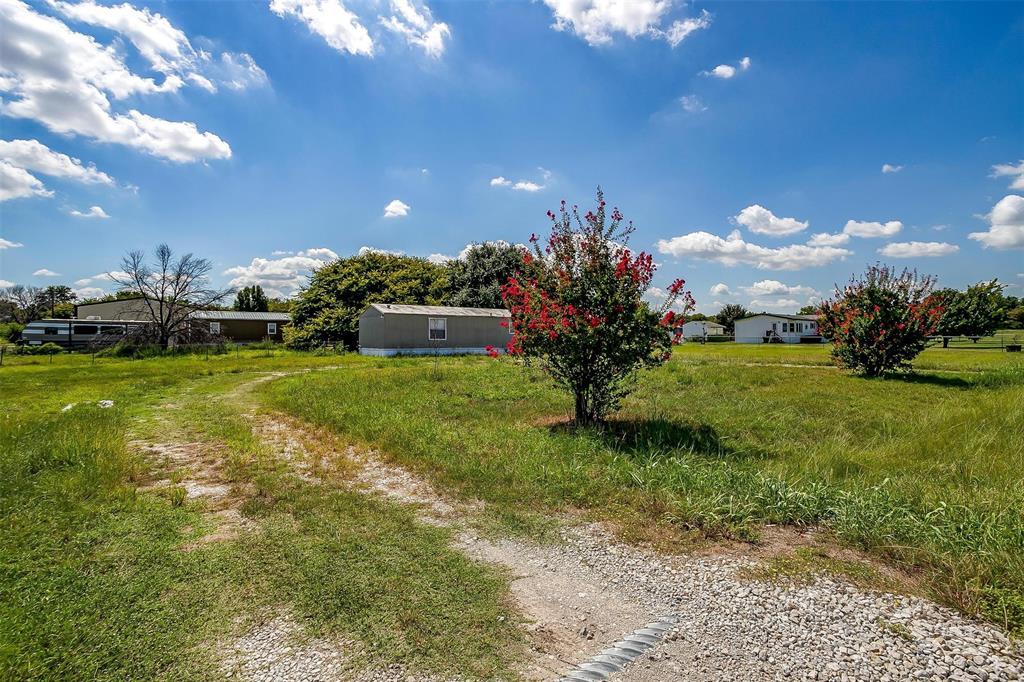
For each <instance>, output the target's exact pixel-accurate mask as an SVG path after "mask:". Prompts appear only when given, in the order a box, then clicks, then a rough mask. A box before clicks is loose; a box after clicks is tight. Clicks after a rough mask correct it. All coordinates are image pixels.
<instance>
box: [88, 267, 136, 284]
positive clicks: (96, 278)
mask: <svg viewBox="0 0 1024 682" xmlns="http://www.w3.org/2000/svg"><path fill="white" fill-rule="evenodd" d="M126 279H131V276H130V275H129V274H128V273H127V272H124V271H123V270H114V271H113V272H101V273H99V274H98V275H93V276H92V277H83V278H82V279H76V280H75V286H76V287H84V286H88V285H89V284H95V283H97V282H115V281H117V280H121V281H124V280H126Z"/></svg>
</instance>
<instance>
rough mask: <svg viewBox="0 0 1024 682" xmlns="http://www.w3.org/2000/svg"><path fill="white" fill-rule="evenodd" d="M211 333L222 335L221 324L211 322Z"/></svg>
mask: <svg viewBox="0 0 1024 682" xmlns="http://www.w3.org/2000/svg"><path fill="white" fill-rule="evenodd" d="M210 333H211V334H220V322H211V323H210Z"/></svg>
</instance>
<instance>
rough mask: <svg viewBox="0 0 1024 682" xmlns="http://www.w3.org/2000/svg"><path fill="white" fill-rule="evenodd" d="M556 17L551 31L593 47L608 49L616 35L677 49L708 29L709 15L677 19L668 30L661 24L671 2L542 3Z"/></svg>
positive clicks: (562, 0)
mask: <svg viewBox="0 0 1024 682" xmlns="http://www.w3.org/2000/svg"><path fill="white" fill-rule="evenodd" d="M544 4H545V5H547V6H548V7H549V8H550V9H551V12H552V13H553V14H554V16H555V23H554V24H552V28H554V29H555V30H557V31H569V32H572V33H575V34H576V35H577V36H579V37H580V38H583V40H585V41H587V43H588V44H590V45H593V46H598V45H608V44H610V43H611V42H612V40H613V37H614V36H615V34H620V33H621V34H623V35H625V36H626V37H628V38H638V37H640V36H648V37H650V38H654V39H660V40H665V41H667V42H668V43H669V45H671V46H672V47H676V46H677V45H679V44H680V43H681V42H683V40H685V39H686V38H687V37H689V36H690V35H692V34H693V33H694V32H696V31H698V30H700V29H703V28H707V27H708V26H710V25H711V15H710V14H709V13H708V12H707V11H704V12H701V14H700V16H698V17H693V18H687V19H678V20H676V21H674V22H672V24H671V25H669V26H668V28H662V24H663V21H664V20H665V19H666V18H667V15H668V12H669V10H671V9H672V4H673V3H672V2H671V0H629V1H628V2H624V1H623V0H544Z"/></svg>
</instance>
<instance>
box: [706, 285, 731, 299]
mask: <svg viewBox="0 0 1024 682" xmlns="http://www.w3.org/2000/svg"><path fill="white" fill-rule="evenodd" d="M709 291H710V292H711V295H712V296H731V295H732V291H730V290H729V285H728V284H726V283H725V282H719V283H718V284H716V285H714V286H713V287H711V289H710V290H709Z"/></svg>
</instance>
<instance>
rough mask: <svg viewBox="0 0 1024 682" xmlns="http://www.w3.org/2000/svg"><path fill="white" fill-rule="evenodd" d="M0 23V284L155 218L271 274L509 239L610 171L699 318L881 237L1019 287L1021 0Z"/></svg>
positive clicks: (936, 264) (147, 16)
mask: <svg viewBox="0 0 1024 682" xmlns="http://www.w3.org/2000/svg"><path fill="white" fill-rule="evenodd" d="M0 22H2V25H0V30H2V32H3V34H4V36H5V38H4V46H3V48H2V50H0V96H2V101H0V140H2V142H0V171H2V175H0V178H2V181H3V184H2V197H3V199H4V200H3V201H2V203H0V240H2V241H0V280H3V281H4V283H12V282H17V283H25V284H34V285H45V284H50V283H68V284H73V285H74V287H75V288H76V289H78V290H79V291H80V292H81V293H82V294H83V295H88V294H95V293H97V292H98V291H100V290H109V289H110V288H111V287H110V283H109V282H107V281H105V280H104V278H103V277H102V274H103V273H105V272H108V271H111V270H115V269H116V268H117V265H118V262H119V260H120V256H121V255H122V254H123V253H124V252H125V251H126V250H128V249H136V248H143V249H149V248H152V247H153V246H154V245H156V244H157V243H159V242H162V241H166V242H168V243H169V244H170V245H171V246H172V247H173V248H175V249H176V250H179V251H192V252H195V253H197V254H199V255H202V256H206V257H208V258H210V259H211V260H212V261H213V262H214V263H215V266H216V269H215V274H216V277H215V279H216V281H217V283H218V284H223V285H227V284H229V283H230V284H234V285H242V284H249V283H261V284H263V286H264V287H265V288H267V289H268V290H270V291H271V292H272V293H276V294H278V295H288V294H291V293H293V292H294V291H295V289H296V287H297V286H299V285H300V284H301V283H302V281H303V279H304V277H305V275H306V273H308V271H309V269H310V268H311V267H314V266H316V265H317V264H319V263H321V262H324V261H325V260H328V259H329V258H331V257H332V255H333V254H337V255H342V256H344V255H349V254H353V253H356V252H358V250H359V249H360V248H364V247H368V248H374V249H384V250H389V251H401V252H404V253H408V254H412V255H420V256H433V257H434V258H435V259H440V258H442V257H457V256H458V254H459V253H460V252H461V251H462V250H463V248H464V247H465V246H466V245H467V244H468V243H470V242H475V241H483V240H497V239H501V240H506V241H509V242H523V241H525V240H526V238H527V237H528V236H529V235H530V233H532V232H537V233H544V232H545V231H546V229H547V226H548V224H547V222H546V218H545V211H547V210H548V209H554V208H556V207H557V204H558V202H559V200H560V199H562V198H565V199H567V200H569V201H570V202H577V203H579V204H581V205H585V204H586V203H587V202H589V201H590V200H591V199H592V196H593V192H594V188H595V186H596V185H598V184H601V185H602V186H603V187H604V189H605V192H606V195H607V198H608V200H609V202H610V203H611V204H613V205H616V206H619V207H620V208H621V209H622V211H623V212H624V213H625V214H626V216H627V217H629V218H632V219H633V220H634V221H635V223H636V225H637V231H636V233H635V235H634V237H633V241H632V246H633V247H634V248H635V249H644V250H648V251H652V252H654V253H655V254H656V260H657V262H658V263H660V269H659V274H658V279H657V283H660V284H662V285H664V284H665V283H667V282H669V281H671V280H672V279H674V278H675V277H679V276H681V277H684V278H685V279H686V280H687V282H688V284H689V287H690V288H691V289H692V291H693V293H694V296H695V297H696V299H697V301H698V304H699V309H700V310H703V311H713V310H716V309H717V308H718V307H719V306H720V305H721V304H722V303H726V302H738V303H743V304H745V305H748V307H752V308H756V309H758V310H760V309H769V310H780V311H787V310H788V311H792V310H795V309H796V308H797V307H799V306H801V305H804V304H806V303H808V302H809V301H814V300H816V299H817V298H818V297H820V296H822V295H824V296H827V295H828V293H829V292H830V291H831V289H832V285H833V284H834V283H836V282H840V283H842V282H845V281H846V280H847V279H848V278H849V276H850V275H851V274H853V273H854V272H859V271H862V270H863V269H864V267H865V265H866V264H868V263H873V262H875V261H877V260H881V261H883V262H887V263H891V264H893V265H898V266H909V267H916V268H918V269H919V270H921V271H924V272H928V273H933V274H936V275H937V276H938V277H939V279H940V283H941V285H944V286H957V287H962V286H964V285H966V284H969V283H972V282H975V281H979V280H982V279H988V278H991V277H994V276H995V277H999V278H1000V280H1002V281H1003V282H1006V283H1008V284H1011V285H1013V286H1014V287H1015V288H1013V289H1010V290H1008V293H1014V294H1017V295H1020V294H1021V291H1022V290H1021V285H1024V198H1022V195H1024V161H1022V159H1024V69H1022V68H1021V67H1022V65H1024V6H1022V5H1021V4H1019V3H996V4H986V3H969V4H968V3H962V4H954V3H931V4H926V3H902V4H897V3H884V4H868V3H856V4H842V3H814V4H812V3H791V4H790V3H724V4H683V3H681V2H675V3H673V2H670V1H669V0H631V1H630V2H626V3H622V4H620V5H616V4H615V3H612V2H603V1H600V0H574V1H570V0H545V1H537V2H529V3H527V2H440V1H438V0H428V1H427V2H426V3H424V2H414V1H412V0H367V1H365V2H364V1H358V0H269V1H267V2H259V3H257V2H221V3H207V2H141V1H135V2H133V3H132V4H128V3H124V4H119V5H116V6H113V5H103V4H100V3H95V2H92V1H89V2H79V3H74V2H61V1H60V0H52V1H51V2H43V3H35V4H32V3H29V4H24V3H22V2H20V1H19V0H0ZM883 168H884V170H883ZM886 171H888V172H886ZM94 207H98V208H94ZM47 273H56V274H47Z"/></svg>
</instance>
